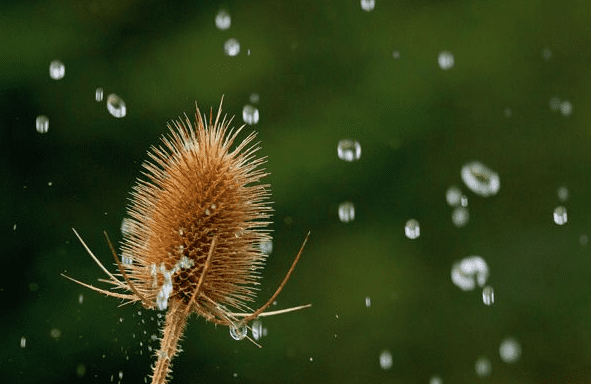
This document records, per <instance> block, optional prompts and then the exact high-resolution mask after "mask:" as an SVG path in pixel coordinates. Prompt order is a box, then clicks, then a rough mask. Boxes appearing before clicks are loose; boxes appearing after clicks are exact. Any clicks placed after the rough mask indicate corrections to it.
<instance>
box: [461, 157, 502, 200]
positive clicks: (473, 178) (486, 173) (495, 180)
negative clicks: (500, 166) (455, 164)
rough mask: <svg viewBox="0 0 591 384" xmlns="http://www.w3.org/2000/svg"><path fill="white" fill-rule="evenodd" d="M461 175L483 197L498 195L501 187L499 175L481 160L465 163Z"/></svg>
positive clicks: (469, 186) (465, 182)
mask: <svg viewBox="0 0 591 384" xmlns="http://www.w3.org/2000/svg"><path fill="white" fill-rule="evenodd" d="M461 176H462V180H463V181H464V184H466V187H468V189H470V190H471V191H472V192H474V193H475V194H477V195H479V196H482V197H488V196H493V195H496V194H497V193H498V192H499V188H500V187H501V179H500V178H499V175H498V174H497V173H496V172H495V171H493V170H492V169H490V168H488V167H487V166H486V165H484V164H482V163H481V162H479V161H471V162H468V163H466V164H464V165H463V166H462V172H461Z"/></svg>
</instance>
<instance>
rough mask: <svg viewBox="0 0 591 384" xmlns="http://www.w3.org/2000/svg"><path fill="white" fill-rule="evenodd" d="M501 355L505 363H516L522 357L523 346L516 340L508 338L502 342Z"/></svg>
mask: <svg viewBox="0 0 591 384" xmlns="http://www.w3.org/2000/svg"><path fill="white" fill-rule="evenodd" d="M499 355H501V360H503V361H504V362H505V363H507V364H511V363H514V362H516V361H517V360H519V358H520V357H521V344H520V343H519V341H517V340H515V339H514V338H512V337H508V338H506V339H505V340H503V341H502V342H501V345H500V346H499Z"/></svg>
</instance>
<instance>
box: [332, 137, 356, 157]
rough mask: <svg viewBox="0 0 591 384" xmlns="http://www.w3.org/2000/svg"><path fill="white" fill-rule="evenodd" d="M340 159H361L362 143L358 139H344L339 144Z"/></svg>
mask: <svg viewBox="0 0 591 384" xmlns="http://www.w3.org/2000/svg"><path fill="white" fill-rule="evenodd" d="M337 154H338V156H339V159H341V160H345V161H355V160H359V158H360V157H361V145H360V144H359V142H358V141H356V140H350V139H344V140H340V141H339V143H338V144H337Z"/></svg>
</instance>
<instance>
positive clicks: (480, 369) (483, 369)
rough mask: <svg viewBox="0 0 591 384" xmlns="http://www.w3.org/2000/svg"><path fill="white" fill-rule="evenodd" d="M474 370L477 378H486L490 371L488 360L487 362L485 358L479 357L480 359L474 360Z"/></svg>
mask: <svg viewBox="0 0 591 384" xmlns="http://www.w3.org/2000/svg"><path fill="white" fill-rule="evenodd" d="M474 368H475V370H476V375H478V377H486V376H488V375H490V371H491V365H490V360H488V359H487V358H486V357H481V358H480V359H478V360H476V364H474Z"/></svg>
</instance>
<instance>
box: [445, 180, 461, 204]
mask: <svg viewBox="0 0 591 384" xmlns="http://www.w3.org/2000/svg"><path fill="white" fill-rule="evenodd" d="M461 198H462V191H461V190H460V188H458V187H456V186H455V185H452V186H451V187H449V188H448V189H447V191H446V192H445V201H447V204H448V205H450V206H452V207H455V206H458V205H460V199H461Z"/></svg>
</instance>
